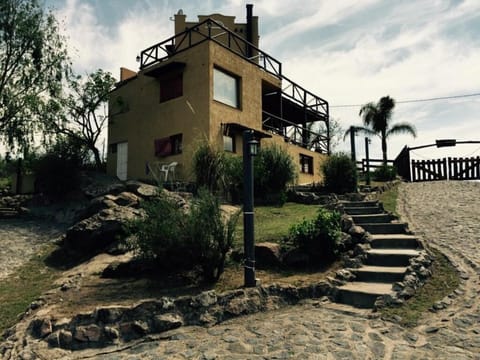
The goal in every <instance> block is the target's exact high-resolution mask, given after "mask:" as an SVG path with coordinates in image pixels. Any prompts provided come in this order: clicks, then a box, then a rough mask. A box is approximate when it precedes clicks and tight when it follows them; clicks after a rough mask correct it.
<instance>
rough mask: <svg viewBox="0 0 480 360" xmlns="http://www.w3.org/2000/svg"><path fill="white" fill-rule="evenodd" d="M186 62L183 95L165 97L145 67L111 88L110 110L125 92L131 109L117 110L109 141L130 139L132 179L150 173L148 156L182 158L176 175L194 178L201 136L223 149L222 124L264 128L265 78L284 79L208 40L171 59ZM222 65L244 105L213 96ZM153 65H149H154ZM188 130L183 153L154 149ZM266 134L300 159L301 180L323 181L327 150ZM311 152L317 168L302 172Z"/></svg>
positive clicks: (112, 170) (111, 166)
mask: <svg viewBox="0 0 480 360" xmlns="http://www.w3.org/2000/svg"><path fill="white" fill-rule="evenodd" d="M172 61H175V62H183V63H185V64H186V66H185V69H184V72H183V96H180V97H178V98H175V99H172V100H169V101H166V102H162V103H160V82H159V81H158V80H157V79H156V78H154V77H150V76H145V75H144V71H140V72H139V73H138V75H137V77H136V78H134V79H130V80H128V81H127V82H126V83H125V84H124V85H122V86H120V87H119V88H118V89H116V90H115V91H113V92H112V95H111V99H110V114H115V113H117V112H118V109H116V106H115V101H116V99H117V98H118V97H120V98H122V99H123V101H125V102H126V103H127V104H126V105H127V106H128V109H129V110H128V111H127V112H125V113H121V114H118V115H114V116H113V117H112V118H111V120H110V123H109V128H108V143H109V144H116V143H119V142H124V141H128V168H127V171H128V172H127V176H128V178H133V179H145V178H151V175H150V176H147V175H146V173H145V168H146V162H155V161H157V162H162V163H170V162H172V161H177V162H178V163H179V166H178V167H177V169H176V173H177V174H176V175H177V178H178V179H181V180H193V174H192V172H191V162H192V157H193V153H194V151H195V149H196V148H197V145H198V144H199V142H200V141H203V140H209V141H211V142H213V143H214V144H217V146H218V147H219V148H220V149H222V148H223V131H222V130H223V129H222V124H225V123H238V124H242V125H244V126H246V127H248V128H253V129H255V130H259V131H262V82H263V81H265V82H268V83H270V84H272V85H274V86H275V87H278V88H281V81H280V80H279V79H278V78H276V77H274V76H273V75H271V74H269V73H267V72H265V71H263V70H262V69H261V68H259V67H258V66H256V65H254V64H251V63H249V62H248V61H246V60H244V59H242V58H241V57H239V56H237V55H235V54H233V53H232V52H230V51H228V50H227V49H225V48H223V47H222V46H220V45H218V44H216V43H214V42H211V41H208V42H204V43H203V44H201V45H198V46H196V47H193V48H191V49H188V50H186V51H184V52H182V53H179V54H176V55H175V56H173V57H171V58H170V59H169V60H168V61H165V62H162V63H161V64H159V65H156V66H165V65H167V64H169V63H170V62H172ZM215 67H218V68H220V69H222V70H224V71H226V72H229V73H231V74H233V75H235V76H237V77H238V78H239V79H240V82H241V86H240V89H241V93H240V99H241V106H240V108H239V109H237V108H234V107H232V106H229V105H226V104H223V103H221V102H218V101H216V100H214V99H213V69H214V68H215ZM152 68H154V67H150V68H148V69H147V70H151V69H152ZM179 133H181V134H183V151H182V153H181V154H178V155H173V156H168V157H164V158H158V157H156V156H155V154H154V140H155V139H159V138H164V137H167V136H171V135H175V134H179ZM272 136H273V137H272V138H271V139H264V140H262V141H263V142H264V143H265V145H267V144H268V143H272V142H274V143H277V144H279V145H280V146H282V147H283V148H285V149H286V150H287V151H288V152H289V154H290V155H291V156H292V158H293V160H294V161H295V163H296V164H297V168H298V174H299V176H298V179H297V183H299V184H304V183H312V182H320V181H321V179H322V177H321V172H320V164H321V163H322V162H323V161H324V159H325V155H322V154H319V153H315V152H312V151H309V150H306V149H303V148H300V147H298V146H295V145H291V144H288V143H285V141H284V139H283V137H282V136H278V135H273V134H272ZM235 140H236V144H235V145H236V153H237V154H239V155H241V153H242V141H241V140H242V137H241V133H237V134H235ZM300 153H302V154H305V155H309V156H312V157H313V159H314V174H313V175H310V174H303V173H300V161H299V154H300ZM116 164H117V158H116V154H114V153H111V152H110V147H109V153H108V158H107V172H108V173H109V174H112V175H116Z"/></svg>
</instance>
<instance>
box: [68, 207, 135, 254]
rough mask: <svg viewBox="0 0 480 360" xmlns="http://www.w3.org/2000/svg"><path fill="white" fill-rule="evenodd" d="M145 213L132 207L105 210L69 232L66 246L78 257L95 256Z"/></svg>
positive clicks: (81, 222) (74, 226)
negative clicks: (125, 226) (129, 223)
mask: <svg viewBox="0 0 480 360" xmlns="http://www.w3.org/2000/svg"><path fill="white" fill-rule="evenodd" d="M142 214H143V212H142V211H141V210H138V209H133V208H130V207H124V206H116V207H113V208H108V209H103V210H101V211H100V212H99V213H97V214H95V215H93V216H91V217H89V218H87V219H84V220H82V221H80V222H78V223H76V224H75V225H73V226H72V227H70V228H69V229H68V230H67V233H66V236H65V240H64V246H65V248H66V249H67V250H72V251H74V252H75V253H77V254H78V255H93V254H95V253H98V252H99V251H101V250H103V249H104V248H105V247H106V246H108V245H110V244H111V243H113V242H114V241H115V240H117V239H118V236H122V235H124V228H123V227H124V225H125V224H126V223H127V222H128V221H131V220H134V219H137V218H139V217H141V216H142Z"/></svg>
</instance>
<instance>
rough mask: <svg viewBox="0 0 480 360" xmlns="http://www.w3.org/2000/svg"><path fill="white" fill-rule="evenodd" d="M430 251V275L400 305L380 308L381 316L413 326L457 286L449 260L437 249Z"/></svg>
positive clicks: (457, 281)
mask: <svg viewBox="0 0 480 360" xmlns="http://www.w3.org/2000/svg"><path fill="white" fill-rule="evenodd" d="M431 251H432V253H433V255H434V256H435V261H434V262H433V264H432V277H431V278H429V279H428V280H427V282H426V283H425V285H424V286H423V287H421V288H420V289H418V290H417V292H416V294H415V295H414V296H413V297H412V298H411V299H409V300H407V301H406V302H405V303H404V304H403V305H402V306H400V307H390V308H383V309H380V313H381V314H382V317H383V318H385V319H388V320H393V319H397V321H398V322H399V323H400V324H401V325H403V326H406V327H414V326H416V325H418V322H419V320H420V319H421V317H422V315H423V314H424V313H425V312H427V311H428V310H429V309H430V308H431V307H432V306H433V304H434V303H435V302H437V301H440V300H442V299H443V298H444V297H445V296H447V295H449V294H450V293H451V292H452V291H454V290H455V289H456V288H457V287H458V286H459V284H460V279H459V277H458V272H457V270H456V269H455V268H454V267H453V265H452V264H451V263H450V261H449V260H448V259H447V258H446V256H445V255H443V254H442V253H441V252H439V251H438V250H433V249H432V250H431ZM398 319H400V320H398Z"/></svg>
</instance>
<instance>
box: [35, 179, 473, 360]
mask: <svg viewBox="0 0 480 360" xmlns="http://www.w3.org/2000/svg"><path fill="white" fill-rule="evenodd" d="M399 200H400V201H399V211H400V213H401V214H402V217H403V219H404V220H405V221H408V222H409V223H410V224H411V228H412V229H413V230H414V231H416V232H417V233H419V234H421V235H422V237H423V239H424V241H425V242H426V243H427V244H429V245H431V246H434V247H437V248H438V249H440V250H441V251H442V252H444V253H446V255H448V256H449V257H450V259H451V260H452V261H453V262H454V263H455V264H456V265H457V266H458V267H459V268H460V269H461V277H462V284H461V286H460V287H459V289H457V290H456V292H455V293H454V294H452V296H451V297H450V298H448V299H446V301H447V302H448V303H449V305H448V307H447V308H446V309H443V310H440V311H438V312H436V313H427V314H425V318H424V319H423V320H422V321H421V324H420V325H419V326H418V327H416V328H414V329H405V328H402V327H400V326H399V325H397V324H394V323H391V322H386V321H383V320H380V319H378V318H377V319H375V318H370V317H369V316H368V315H369V314H370V315H371V313H370V312H366V311H348V310H346V309H347V308H345V307H339V306H337V305H332V304H323V303H321V302H318V301H308V302H306V303H304V304H302V305H298V306H292V307H288V308H284V309H281V310H278V311H273V312H268V313H262V314H256V315H251V316H245V317H241V318H237V319H233V320H231V321H228V322H225V323H223V324H220V325H217V326H214V327H211V328H199V327H185V328H180V329H177V330H174V331H171V332H169V333H166V334H163V335H162V338H160V337H156V338H150V339H147V340H144V341H143V342H141V343H131V344H129V346H128V347H127V348H115V347H110V348H105V349H96V350H83V351H78V352H64V351H61V350H58V349H57V350H50V352H49V353H48V352H47V353H48V354H49V358H50V359H54V358H58V359H60V358H61V359H87V358H89V359H106V360H127V359H128V360H133V359H142V360H147V359H242V360H243V359H392V360H393V359H437V360H440V359H448V360H458V359H480V296H479V295H480V281H479V274H480V271H479V270H480V251H479V249H478V246H479V234H480V221H479V220H480V183H470V182H461V183H460V182H458V183H457V182H435V183H416V184H402V185H401V187H400V199H399ZM39 350H40V349H39ZM43 350H46V349H43ZM41 352H42V353H43V354H46V352H43V351H41ZM42 358H43V357H42Z"/></svg>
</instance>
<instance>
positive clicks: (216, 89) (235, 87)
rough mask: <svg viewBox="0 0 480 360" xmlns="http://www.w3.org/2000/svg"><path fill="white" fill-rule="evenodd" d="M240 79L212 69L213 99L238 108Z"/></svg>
mask: <svg viewBox="0 0 480 360" xmlns="http://www.w3.org/2000/svg"><path fill="white" fill-rule="evenodd" d="M239 94H240V79H239V78H238V77H235V76H233V75H230V74H227V73H226V72H223V71H222V70H219V69H217V68H214V69H213V99H214V100H217V101H220V102H221V103H224V104H226V105H230V106H233V107H235V108H240V95H239Z"/></svg>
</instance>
